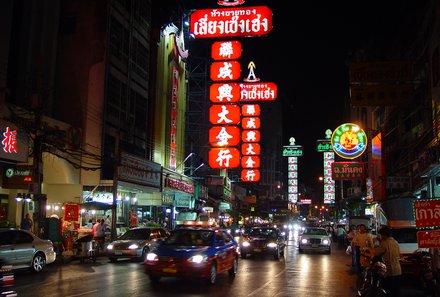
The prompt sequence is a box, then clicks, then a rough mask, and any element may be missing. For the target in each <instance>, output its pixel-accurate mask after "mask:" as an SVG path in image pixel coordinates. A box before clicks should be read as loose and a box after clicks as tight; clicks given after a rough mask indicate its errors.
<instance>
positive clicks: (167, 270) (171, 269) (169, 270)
mask: <svg viewBox="0 0 440 297" xmlns="http://www.w3.org/2000/svg"><path fill="white" fill-rule="evenodd" d="M162 271H163V272H167V273H176V272H177V269H176V268H164V269H162Z"/></svg>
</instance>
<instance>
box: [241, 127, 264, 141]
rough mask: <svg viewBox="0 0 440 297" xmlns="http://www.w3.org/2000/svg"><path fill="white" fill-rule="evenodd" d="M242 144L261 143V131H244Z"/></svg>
mask: <svg viewBox="0 0 440 297" xmlns="http://www.w3.org/2000/svg"><path fill="white" fill-rule="evenodd" d="M241 141H242V142H260V131H258V130H244V131H242V132H241Z"/></svg>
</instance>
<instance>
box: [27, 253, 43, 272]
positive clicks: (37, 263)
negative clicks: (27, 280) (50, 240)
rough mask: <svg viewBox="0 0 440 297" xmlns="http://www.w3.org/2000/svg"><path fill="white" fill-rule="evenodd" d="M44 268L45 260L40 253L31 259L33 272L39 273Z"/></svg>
mask: <svg viewBox="0 0 440 297" xmlns="http://www.w3.org/2000/svg"><path fill="white" fill-rule="evenodd" d="M44 267H46V259H45V257H44V255H43V254H42V253H38V254H36V255H35V256H34V258H33V259H32V264H31V267H30V268H31V270H32V271H33V272H41V271H43V270H44Z"/></svg>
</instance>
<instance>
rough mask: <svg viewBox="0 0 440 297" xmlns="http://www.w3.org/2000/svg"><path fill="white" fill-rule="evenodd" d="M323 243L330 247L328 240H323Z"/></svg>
mask: <svg viewBox="0 0 440 297" xmlns="http://www.w3.org/2000/svg"><path fill="white" fill-rule="evenodd" d="M322 243H323V244H325V245H329V244H330V240H328V239H323V240H322Z"/></svg>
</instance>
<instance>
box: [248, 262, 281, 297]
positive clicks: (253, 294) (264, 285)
mask: <svg viewBox="0 0 440 297" xmlns="http://www.w3.org/2000/svg"><path fill="white" fill-rule="evenodd" d="M285 272H286V269H285V268H284V269H283V270H281V272H280V273H278V274H277V275H275V276H274V277H273V279H276V278H277V277H278V276H280V275H281V274H283V273H285ZM271 282H272V281H268V282H267V283H265V284H263V285H262V286H261V287H260V288H258V289H256V290H255V291H253V292H251V293H250V294H248V295H247V296H255V294H257V293H258V292H260V291H261V290H264V288H265V287H267V286H268V285H269V284H270V283H271Z"/></svg>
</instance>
